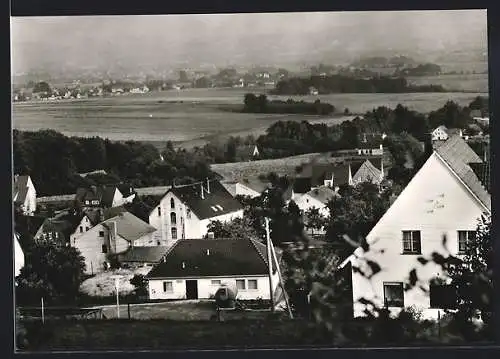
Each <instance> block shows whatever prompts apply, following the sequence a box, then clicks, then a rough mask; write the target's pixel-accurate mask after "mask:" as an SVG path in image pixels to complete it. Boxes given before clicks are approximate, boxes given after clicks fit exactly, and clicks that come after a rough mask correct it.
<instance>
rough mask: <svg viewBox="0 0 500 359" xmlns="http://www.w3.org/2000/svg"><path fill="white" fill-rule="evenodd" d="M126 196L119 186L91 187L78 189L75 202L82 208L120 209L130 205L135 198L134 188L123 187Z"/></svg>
mask: <svg viewBox="0 0 500 359" xmlns="http://www.w3.org/2000/svg"><path fill="white" fill-rule="evenodd" d="M122 188H124V190H125V191H126V193H125V195H124V194H123V193H122V192H121V191H120V189H119V188H118V187H117V186H101V187H97V186H91V187H90V188H78V190H77V191H76V196H75V201H76V202H77V203H78V204H79V205H80V206H82V207H101V208H111V207H118V206H121V205H123V204H125V203H130V202H132V201H133V199H134V198H135V193H134V192H133V189H132V187H130V186H127V185H125V186H122Z"/></svg>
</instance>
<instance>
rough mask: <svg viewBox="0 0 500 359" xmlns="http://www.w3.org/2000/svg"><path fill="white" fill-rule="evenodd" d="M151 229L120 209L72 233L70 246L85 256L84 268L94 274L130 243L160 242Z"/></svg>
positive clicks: (136, 244) (105, 266) (101, 269)
mask: <svg viewBox="0 0 500 359" xmlns="http://www.w3.org/2000/svg"><path fill="white" fill-rule="evenodd" d="M154 232H156V229H155V228H154V227H152V226H150V225H149V224H147V223H146V222H144V221H142V220H141V219H139V218H137V217H136V216H134V215H133V214H131V213H129V212H121V213H119V214H117V215H116V216H114V217H111V218H108V219H106V220H105V221H103V222H100V223H98V224H97V225H95V226H94V227H92V228H90V229H89V230H88V231H86V232H84V233H82V234H80V235H78V236H76V237H74V239H73V242H71V246H73V247H75V248H78V250H79V251H80V252H81V254H82V256H83V257H84V258H85V265H86V271H85V272H86V273H88V274H95V273H99V272H102V271H104V270H106V269H108V268H109V266H110V260H111V258H112V257H113V255H115V254H120V253H123V252H126V251H127V250H128V249H129V248H130V247H135V246H138V247H139V246H155V245H159V244H158V243H157V242H155V241H154ZM160 244H161V243H160Z"/></svg>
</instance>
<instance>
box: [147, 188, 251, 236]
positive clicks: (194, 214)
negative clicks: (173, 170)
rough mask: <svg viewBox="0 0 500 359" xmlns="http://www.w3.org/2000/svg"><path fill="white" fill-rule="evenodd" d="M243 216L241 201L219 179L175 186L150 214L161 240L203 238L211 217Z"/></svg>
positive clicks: (230, 217)
mask: <svg viewBox="0 0 500 359" xmlns="http://www.w3.org/2000/svg"><path fill="white" fill-rule="evenodd" d="M241 217H243V207H242V205H241V204H240V203H239V202H238V201H237V200H236V199H235V198H234V197H233V196H232V195H231V194H230V193H229V192H228V191H227V190H226V189H225V188H224V186H223V185H222V184H221V183H220V182H219V181H217V180H208V179H207V180H206V181H203V182H199V183H196V184H193V185H188V186H182V187H177V186H176V187H172V188H171V189H170V190H169V191H168V192H167V193H166V194H165V195H164V196H163V198H162V199H161V200H160V203H159V204H158V205H157V206H155V207H154V208H153V210H152V211H151V212H150V214H149V223H150V224H151V225H152V226H153V227H155V228H157V229H158V230H159V236H160V238H161V241H162V243H165V244H166V245H170V244H171V243H172V241H176V240H178V239H184V238H203V236H204V235H206V234H207V228H208V225H209V224H210V222H211V221H221V222H227V221H230V220H232V219H234V218H241Z"/></svg>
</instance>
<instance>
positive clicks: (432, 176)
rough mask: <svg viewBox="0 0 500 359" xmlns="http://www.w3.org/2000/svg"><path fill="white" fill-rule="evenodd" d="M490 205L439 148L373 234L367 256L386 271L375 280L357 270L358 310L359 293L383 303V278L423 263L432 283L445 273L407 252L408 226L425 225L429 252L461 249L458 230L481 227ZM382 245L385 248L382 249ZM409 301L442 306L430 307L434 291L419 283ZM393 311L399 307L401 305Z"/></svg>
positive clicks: (359, 308)
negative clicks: (455, 172) (476, 194)
mask: <svg viewBox="0 0 500 359" xmlns="http://www.w3.org/2000/svg"><path fill="white" fill-rule="evenodd" d="M433 208H434V209H433ZM431 210H432V212H430V211H431ZM484 210H485V209H484V207H482V206H481V205H480V204H479V203H478V202H477V201H476V200H475V199H474V198H473V197H472V195H471V194H470V192H468V190H467V189H466V188H465V187H464V186H463V185H462V184H461V183H460V182H459V181H458V180H457V179H456V178H455V177H454V175H453V174H452V172H451V171H450V170H449V169H448V168H447V167H446V166H445V165H444V164H443V163H442V162H441V160H440V159H438V158H437V157H436V154H433V155H432V156H431V157H430V158H429V160H428V161H427V162H426V163H425V164H424V166H423V167H422V168H421V170H420V171H419V172H418V173H417V174H416V175H415V177H414V178H413V179H412V180H411V182H410V183H409V184H408V186H407V187H406V188H405V189H404V190H403V192H402V193H401V194H400V195H399V197H398V198H397V199H396V201H395V202H394V203H393V205H392V206H391V207H390V208H389V210H388V211H387V212H386V214H385V215H384V216H383V217H382V218H381V219H380V221H379V222H378V223H377V225H376V226H375V227H374V228H373V230H372V231H371V232H370V233H369V235H368V236H367V240H368V243H371V246H370V251H369V252H368V253H366V254H365V255H364V258H365V259H370V260H372V261H375V262H376V263H378V264H379V265H380V266H381V268H382V271H381V272H379V273H378V274H376V275H374V276H373V277H372V278H371V280H368V279H366V278H364V277H363V276H361V275H360V274H359V273H354V272H353V274H352V277H353V280H352V282H353V300H354V314H355V316H362V315H363V311H364V309H365V306H364V305H362V304H360V303H359V302H358V299H359V298H362V297H364V298H367V299H370V300H373V301H374V302H376V303H377V304H378V305H379V306H380V307H382V306H383V297H384V296H383V282H406V281H407V279H408V274H409V272H410V271H411V270H412V269H413V268H417V275H418V277H419V278H420V279H422V280H423V283H422V284H423V286H424V288H427V289H428V286H429V280H431V279H432V278H434V277H435V276H438V275H439V276H440V277H441V278H444V273H442V272H441V270H440V268H438V267H437V266H436V265H427V266H425V267H422V266H421V265H420V264H419V263H418V262H417V258H418V257H419V255H408V254H405V255H403V254H402V250H403V245H402V233H401V231H402V230H420V231H421V250H422V255H423V256H426V257H427V256H429V255H430V254H431V253H432V252H439V253H442V254H443V255H447V253H448V252H447V251H449V253H451V254H456V253H457V252H458V234H457V231H458V230H475V229H476V226H477V219H478V218H479V217H480V216H481V214H482V213H483V211H484ZM445 234H446V236H447V238H448V242H447V246H446V248H444V247H443V245H442V241H443V235H445ZM381 250H384V252H383V253H380V251H381ZM363 263H365V262H364V261H362V260H361V261H360V260H356V259H354V260H353V261H352V264H353V266H360V267H361V268H365V265H364V264H363ZM404 304H405V306H406V307H409V306H415V307H418V308H419V309H422V310H424V316H426V317H436V316H437V310H436V309H430V301H429V296H428V294H427V293H424V292H423V291H422V290H420V289H418V288H416V289H413V290H410V291H408V292H405V293H404ZM392 311H394V312H398V311H399V309H394V310H392Z"/></svg>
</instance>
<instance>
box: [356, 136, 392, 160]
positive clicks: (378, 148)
mask: <svg viewBox="0 0 500 359" xmlns="http://www.w3.org/2000/svg"><path fill="white" fill-rule="evenodd" d="M386 137H387V135H386V134H385V133H363V136H362V137H361V139H360V146H359V147H358V148H356V149H355V151H356V153H357V154H358V155H369V156H382V155H383V154H384V147H383V142H384V140H385V138H386Z"/></svg>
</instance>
